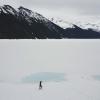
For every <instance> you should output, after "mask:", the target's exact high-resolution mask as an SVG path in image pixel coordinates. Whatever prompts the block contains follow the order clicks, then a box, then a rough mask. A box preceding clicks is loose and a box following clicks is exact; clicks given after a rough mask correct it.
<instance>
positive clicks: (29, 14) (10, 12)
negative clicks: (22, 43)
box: [0, 5, 100, 39]
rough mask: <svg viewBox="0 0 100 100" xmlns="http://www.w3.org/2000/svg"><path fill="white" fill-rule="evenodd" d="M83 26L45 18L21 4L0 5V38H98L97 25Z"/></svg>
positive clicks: (99, 35)
mask: <svg viewBox="0 0 100 100" xmlns="http://www.w3.org/2000/svg"><path fill="white" fill-rule="evenodd" d="M97 25H98V24H97ZM83 26H85V27H82V24H80V23H72V22H69V21H66V20H62V19H55V18H51V19H47V18H45V17H44V16H42V15H41V14H39V13H37V12H33V11H32V10H29V9H27V8H24V7H22V6H21V7H19V8H18V9H15V8H13V7H11V6H10V5H4V6H0V39H35V38H38V39H47V38H49V39H63V38H100V32H99V26H98V27H97V26H96V25H94V24H86V25H83ZM90 26H91V27H92V28H91V27H90ZM87 28H89V29H87ZM95 28H98V29H95Z"/></svg>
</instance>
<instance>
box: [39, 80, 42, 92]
mask: <svg viewBox="0 0 100 100" xmlns="http://www.w3.org/2000/svg"><path fill="white" fill-rule="evenodd" d="M39 89H40V90H41V89H42V81H40V83H39Z"/></svg>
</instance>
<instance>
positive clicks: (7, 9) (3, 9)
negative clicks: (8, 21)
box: [0, 5, 18, 15]
mask: <svg viewBox="0 0 100 100" xmlns="http://www.w3.org/2000/svg"><path fill="white" fill-rule="evenodd" d="M1 12H3V13H5V14H11V15H18V12H17V11H16V10H15V9H14V8H13V7H11V6H10V5H4V6H1V7H0V13H1Z"/></svg>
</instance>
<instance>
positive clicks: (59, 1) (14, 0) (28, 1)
mask: <svg viewBox="0 0 100 100" xmlns="http://www.w3.org/2000/svg"><path fill="white" fill-rule="evenodd" d="M0 4H1V5H2V4H11V5H13V6H16V7H18V6H21V5H22V6H25V7H27V8H29V9H32V10H34V11H38V12H39V13H41V14H43V15H45V16H47V15H48V16H49V15H50V16H58V17H60V16H63V17H66V16H69V17H75V16H99V15H100V0H0Z"/></svg>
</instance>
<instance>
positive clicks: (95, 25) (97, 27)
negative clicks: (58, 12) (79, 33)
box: [49, 18, 100, 32]
mask: <svg viewBox="0 0 100 100" xmlns="http://www.w3.org/2000/svg"><path fill="white" fill-rule="evenodd" d="M49 20H51V21H52V22H53V23H55V24H57V25H59V26H60V27H62V28H63V29H66V28H75V26H74V25H76V26H78V27H80V28H82V29H92V30H94V31H97V32H100V21H98V22H97V21H85V20H80V21H79V20H78V21H77V20H75V21H71V20H67V19H62V18H49Z"/></svg>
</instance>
